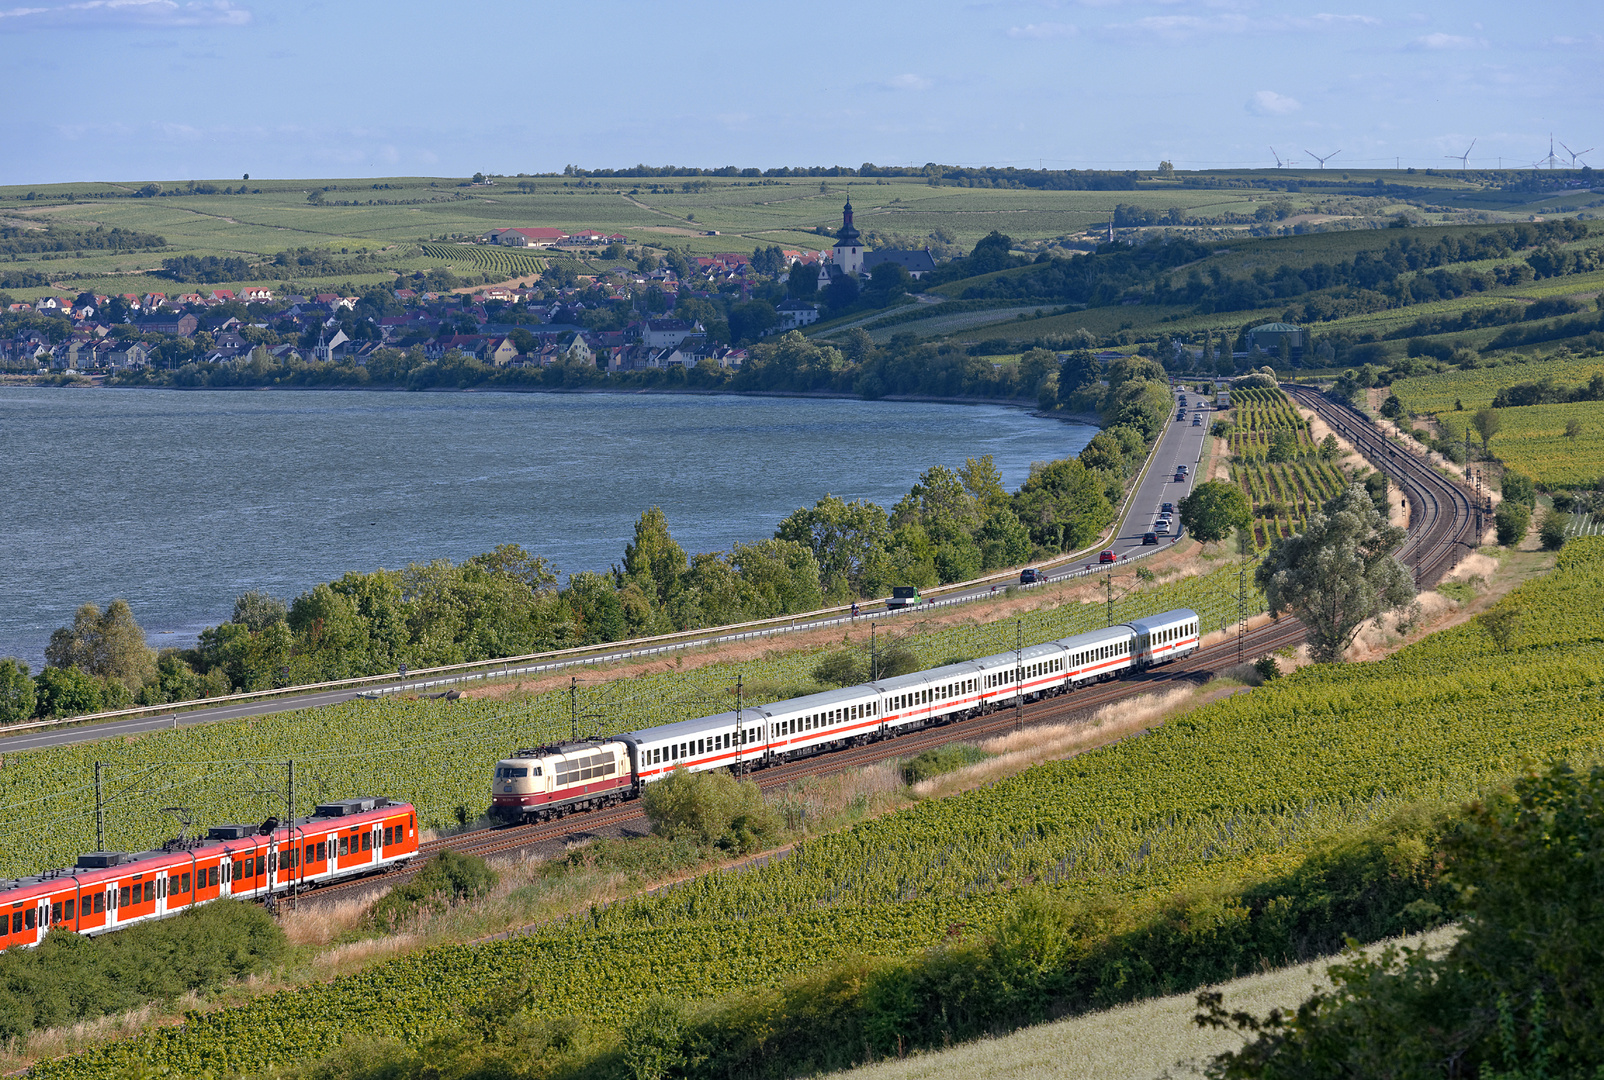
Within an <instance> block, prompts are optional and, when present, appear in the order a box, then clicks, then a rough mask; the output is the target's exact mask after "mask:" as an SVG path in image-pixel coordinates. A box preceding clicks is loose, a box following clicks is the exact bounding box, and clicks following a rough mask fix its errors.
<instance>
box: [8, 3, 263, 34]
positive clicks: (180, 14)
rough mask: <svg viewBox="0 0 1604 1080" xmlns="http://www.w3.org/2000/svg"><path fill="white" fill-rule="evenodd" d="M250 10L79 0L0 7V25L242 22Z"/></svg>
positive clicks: (11, 27)
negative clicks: (0, 8)
mask: <svg viewBox="0 0 1604 1080" xmlns="http://www.w3.org/2000/svg"><path fill="white" fill-rule="evenodd" d="M250 21H251V13H250V12H249V11H247V10H246V9H244V8H241V7H236V6H235V5H234V4H233V3H232V2H231V0H186V2H185V3H179V2H178V0H78V2H77V3H70V4H49V5H39V6H36V7H16V8H8V9H3V10H0V28H5V29H8V30H23V29H29V28H33V27H38V28H45V27H86V28H93V27H101V26H167V27H181V26H244V25H245V24H246V23H249V22H250Z"/></svg>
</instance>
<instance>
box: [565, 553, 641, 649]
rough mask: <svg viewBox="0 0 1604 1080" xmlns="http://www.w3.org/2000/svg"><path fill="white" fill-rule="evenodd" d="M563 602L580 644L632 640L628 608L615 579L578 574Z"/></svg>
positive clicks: (584, 572) (595, 574) (577, 641)
mask: <svg viewBox="0 0 1604 1080" xmlns="http://www.w3.org/2000/svg"><path fill="white" fill-rule="evenodd" d="M562 600H563V604H564V605H565V606H566V607H567V608H568V612H569V621H570V623H571V624H572V633H573V637H574V640H575V642H576V643H577V644H580V645H598V644H601V643H603V642H607V641H622V640H624V638H625V637H626V636H628V633H629V625H628V623H627V622H626V620H625V618H624V607H623V604H622V602H621V601H620V600H619V598H618V590H617V589H616V588H614V587H613V579H612V577H611V576H609V575H606V574H597V573H594V572H592V571H589V570H585V571H581V572H580V573H577V574H574V575H572V576H571V577H569V579H568V587H567V588H566V589H564V590H563V593H562Z"/></svg>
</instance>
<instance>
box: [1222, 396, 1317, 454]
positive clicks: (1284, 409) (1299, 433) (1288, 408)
mask: <svg viewBox="0 0 1604 1080" xmlns="http://www.w3.org/2000/svg"><path fill="white" fill-rule="evenodd" d="M1231 408H1232V409H1233V410H1234V411H1235V413H1236V420H1235V421H1234V423H1233V427H1232V430H1231V437H1230V447H1231V456H1232V457H1239V458H1251V457H1260V458H1262V457H1267V456H1269V454H1270V452H1271V450H1273V449H1274V448H1275V445H1276V436H1277V435H1279V434H1281V433H1282V432H1290V433H1291V436H1292V439H1293V441H1294V444H1295V452H1302V451H1304V450H1310V449H1313V448H1314V442H1313V440H1312V439H1311V438H1310V436H1309V425H1308V423H1307V422H1306V421H1305V420H1304V419H1303V417H1302V416H1300V415H1298V410H1297V409H1296V408H1295V407H1293V404H1292V399H1291V398H1289V397H1287V396H1286V395H1285V394H1283V393H1282V392H1281V391H1280V390H1277V389H1274V388H1271V387H1251V388H1244V389H1241V390H1232V391H1231Z"/></svg>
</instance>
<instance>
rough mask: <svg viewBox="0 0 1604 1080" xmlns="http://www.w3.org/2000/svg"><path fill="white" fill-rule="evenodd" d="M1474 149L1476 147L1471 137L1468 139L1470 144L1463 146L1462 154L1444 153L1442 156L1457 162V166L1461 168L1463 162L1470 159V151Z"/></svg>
mask: <svg viewBox="0 0 1604 1080" xmlns="http://www.w3.org/2000/svg"><path fill="white" fill-rule="evenodd" d="M1478 138H1479V136H1478ZM1474 149H1476V140H1475V139H1472V140H1470V145H1469V146H1467V147H1465V152H1464V153H1463V154H1444V155H1443V157H1445V158H1447V159H1448V160H1449V161H1457V162H1459V167H1460V168H1461V169H1463V168H1464V167H1465V163H1466V162H1467V161H1469V160H1470V152H1471V151H1472V150H1474Z"/></svg>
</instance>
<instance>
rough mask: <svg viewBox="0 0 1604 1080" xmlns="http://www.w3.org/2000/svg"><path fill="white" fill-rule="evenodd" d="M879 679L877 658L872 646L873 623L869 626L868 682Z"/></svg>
mask: <svg viewBox="0 0 1604 1080" xmlns="http://www.w3.org/2000/svg"><path fill="white" fill-rule="evenodd" d="M879 678H880V663H879V656H878V654H877V653H876V652H875V646H874V623H870V624H869V681H870V682H875V681H876V680H878V679H879Z"/></svg>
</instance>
